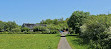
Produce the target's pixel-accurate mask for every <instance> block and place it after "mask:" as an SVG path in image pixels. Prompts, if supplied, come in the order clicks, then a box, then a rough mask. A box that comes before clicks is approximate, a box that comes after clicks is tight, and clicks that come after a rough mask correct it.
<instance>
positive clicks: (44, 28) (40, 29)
mask: <svg viewBox="0 0 111 49" xmlns="http://www.w3.org/2000/svg"><path fill="white" fill-rule="evenodd" d="M46 30H47V28H46V27H44V26H36V27H34V28H33V31H34V32H36V31H46Z"/></svg>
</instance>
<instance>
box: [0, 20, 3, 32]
mask: <svg viewBox="0 0 111 49" xmlns="http://www.w3.org/2000/svg"><path fill="white" fill-rule="evenodd" d="M3 29H4V22H2V21H0V31H3Z"/></svg>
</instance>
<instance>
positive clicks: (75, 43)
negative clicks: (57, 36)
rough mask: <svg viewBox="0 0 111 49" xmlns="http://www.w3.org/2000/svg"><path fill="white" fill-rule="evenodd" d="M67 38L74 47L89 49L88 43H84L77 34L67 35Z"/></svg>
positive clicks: (73, 48) (75, 48) (76, 48)
mask: <svg viewBox="0 0 111 49" xmlns="http://www.w3.org/2000/svg"><path fill="white" fill-rule="evenodd" d="M66 39H67V41H68V43H69V44H70V46H71V47H72V49H88V45H86V44H83V43H82V42H81V39H80V38H78V37H77V35H67V37H66Z"/></svg>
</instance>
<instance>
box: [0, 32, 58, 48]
mask: <svg viewBox="0 0 111 49" xmlns="http://www.w3.org/2000/svg"><path fill="white" fill-rule="evenodd" d="M59 40H60V36H59V35H58V34H0V49H57V45H58V43H59Z"/></svg>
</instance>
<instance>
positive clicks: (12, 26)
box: [4, 21, 17, 31]
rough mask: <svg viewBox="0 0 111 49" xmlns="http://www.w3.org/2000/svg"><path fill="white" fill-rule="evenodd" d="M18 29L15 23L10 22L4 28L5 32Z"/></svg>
mask: <svg viewBox="0 0 111 49" xmlns="http://www.w3.org/2000/svg"><path fill="white" fill-rule="evenodd" d="M16 27H17V24H16V23H15V22H14V21H13V22H11V21H8V22H6V23H5V26H4V30H5V31H12V29H14V28H16Z"/></svg>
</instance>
